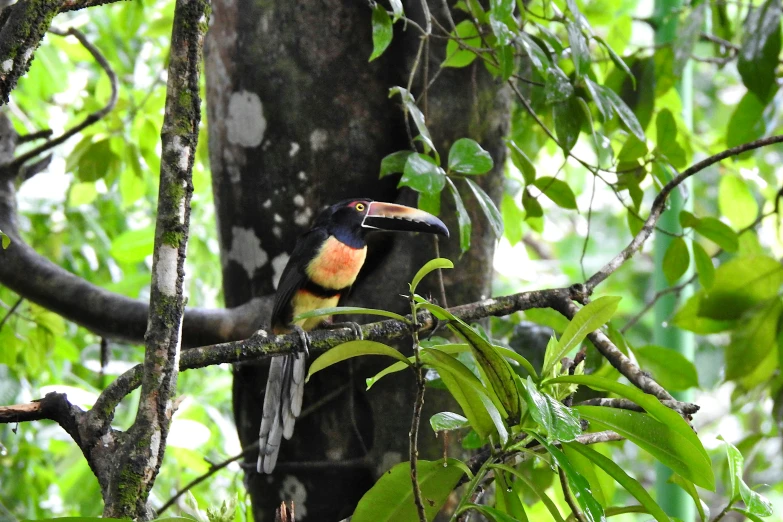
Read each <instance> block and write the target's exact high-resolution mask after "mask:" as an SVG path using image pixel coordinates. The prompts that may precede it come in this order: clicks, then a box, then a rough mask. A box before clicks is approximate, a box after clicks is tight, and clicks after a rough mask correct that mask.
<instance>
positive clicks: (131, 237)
mask: <svg viewBox="0 0 783 522" xmlns="http://www.w3.org/2000/svg"><path fill="white" fill-rule="evenodd" d="M154 245H155V230H154V229H153V228H152V227H148V228H142V229H139V230H128V231H126V232H123V233H122V234H120V235H119V236H117V237H115V238H114V239H113V240H112V242H111V250H110V253H111V255H112V257H114V259H116V260H117V261H119V262H121V263H138V262H139V261H144V259H145V258H146V257H147V256H149V255H152V248H153V246H154Z"/></svg>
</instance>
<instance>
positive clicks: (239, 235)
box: [228, 227, 269, 280]
mask: <svg viewBox="0 0 783 522" xmlns="http://www.w3.org/2000/svg"><path fill="white" fill-rule="evenodd" d="M231 235H232V240H231V250H230V251H229V253H228V259H230V260H232V261H236V262H237V263H239V264H240V265H241V266H242V268H244V269H245V272H247V277H248V279H251V280H252V279H253V275H254V274H255V273H256V270H258V269H259V268H261V267H262V266H264V265H265V264H266V262H267V261H268V260H269V256H268V255H267V253H266V252H265V251H264V249H262V248H261V240H260V239H258V236H256V234H255V232H253V229H251V228H242V227H232V228H231Z"/></svg>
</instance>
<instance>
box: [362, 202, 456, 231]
mask: <svg viewBox="0 0 783 522" xmlns="http://www.w3.org/2000/svg"><path fill="white" fill-rule="evenodd" d="M362 227H364V228H374V229H378V230H399V231H405V232H427V233H430V234H440V235H442V236H446V237H449V229H448V228H446V225H444V224H443V221H441V220H440V219H438V218H437V217H435V216H433V215H432V214H430V213H428V212H424V211H423V210H418V209H415V208H411V207H406V206H405V205H396V204H394V203H381V202H379V201H373V202H371V203H370V204H369V208H368V209H367V214H366V215H365V216H364V220H363V221H362Z"/></svg>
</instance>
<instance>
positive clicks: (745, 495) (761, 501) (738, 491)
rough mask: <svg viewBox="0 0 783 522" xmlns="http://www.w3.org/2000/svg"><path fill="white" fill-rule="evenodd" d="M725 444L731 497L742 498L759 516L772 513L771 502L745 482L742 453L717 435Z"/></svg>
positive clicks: (749, 509)
mask: <svg viewBox="0 0 783 522" xmlns="http://www.w3.org/2000/svg"><path fill="white" fill-rule="evenodd" d="M718 438H719V439H720V440H722V441H723V442H724V444H725V446H726V457H727V458H728V461H729V481H730V483H731V491H732V494H731V499H732V500H736V499H738V498H742V501H743V502H744V503H745V507H746V508H747V511H748V512H749V513H752V514H753V515H756V516H759V517H768V516H770V515H772V504H770V502H769V500H767V499H766V498H764V497H763V496H762V495H760V494H758V493H756V492H755V491H753V490H752V489H750V487H748V485H747V484H746V483H745V480H744V479H743V471H744V470H743V467H744V465H745V459H744V457H743V456H742V453H740V451H739V450H738V449H737V448H736V447H735V446H734V445H733V444H731V443H730V442H729V441H727V440H725V439H724V438H723V437H721V436H719V437H718Z"/></svg>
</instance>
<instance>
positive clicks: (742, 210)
mask: <svg viewBox="0 0 783 522" xmlns="http://www.w3.org/2000/svg"><path fill="white" fill-rule="evenodd" d="M718 208H719V209H720V213H721V214H722V215H723V216H725V217H726V218H727V219H728V220H729V221H730V222H731V224H732V226H733V227H734V228H736V229H742V228H745V227H749V226H750V225H752V224H753V223H754V222H755V221H756V216H758V213H759V204H758V203H757V202H756V198H755V197H753V194H752V193H751V191H750V189H749V188H748V185H747V183H746V182H745V180H744V179H742V178H741V177H739V176H736V175H734V174H726V175H724V176H722V177H721V180H720V185H719V186H718Z"/></svg>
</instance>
